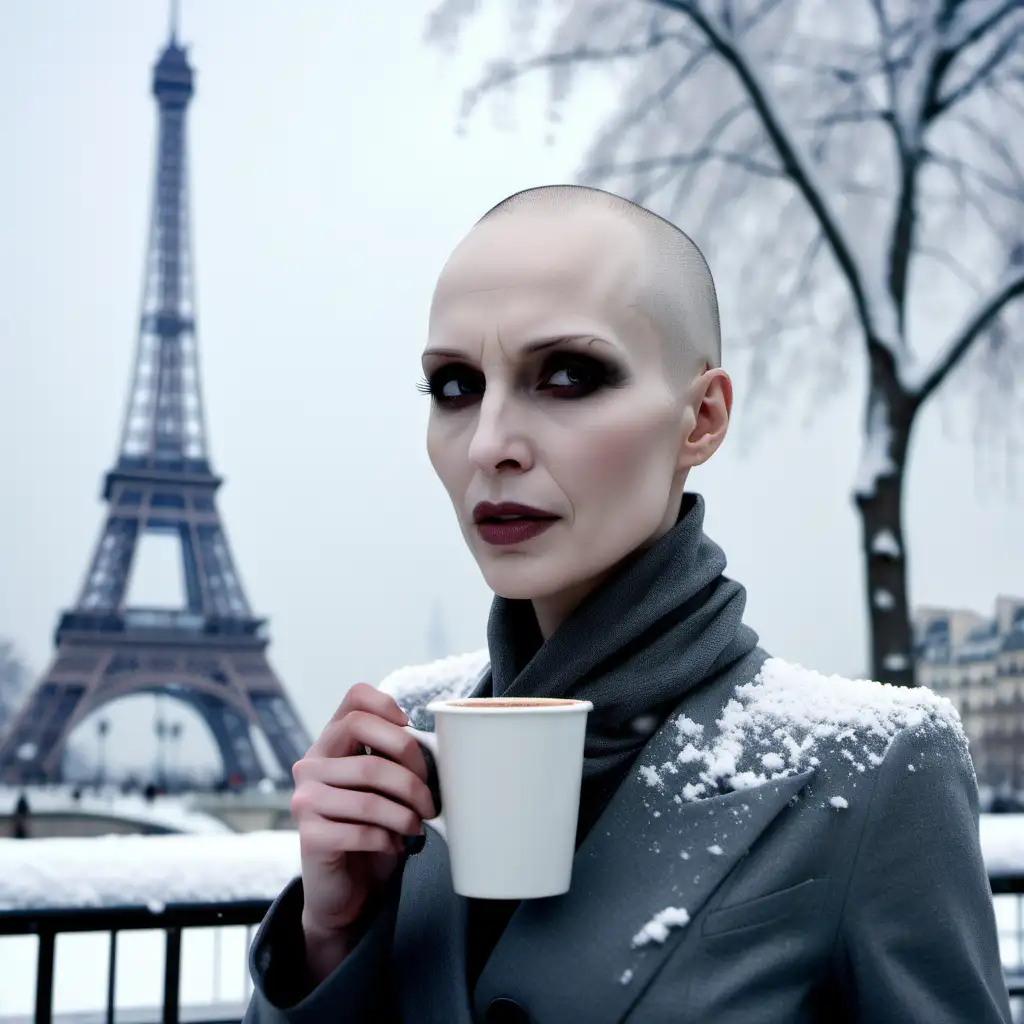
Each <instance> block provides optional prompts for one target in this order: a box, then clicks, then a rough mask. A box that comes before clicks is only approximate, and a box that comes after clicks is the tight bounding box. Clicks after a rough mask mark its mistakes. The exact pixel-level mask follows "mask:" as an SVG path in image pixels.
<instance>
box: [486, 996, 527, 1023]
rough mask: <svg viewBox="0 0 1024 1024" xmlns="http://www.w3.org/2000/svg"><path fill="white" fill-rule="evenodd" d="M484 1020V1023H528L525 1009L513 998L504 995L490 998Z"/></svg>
mask: <svg viewBox="0 0 1024 1024" xmlns="http://www.w3.org/2000/svg"><path fill="white" fill-rule="evenodd" d="M484 1021H485V1022H486V1024H530V1018H529V1016H528V1015H527V1013H526V1011H525V1010H524V1009H523V1008H522V1007H521V1006H520V1005H519V1004H518V1003H517V1002H516V1001H515V1000H514V999H509V998H507V997H506V996H502V997H501V998H500V999H492V1000H491V1003H490V1005H489V1006H488V1007H487V1014H486V1015H485V1017H484Z"/></svg>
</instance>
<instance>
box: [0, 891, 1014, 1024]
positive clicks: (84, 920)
mask: <svg viewBox="0 0 1024 1024" xmlns="http://www.w3.org/2000/svg"><path fill="white" fill-rule="evenodd" d="M990 884H991V887H992V894H993V897H994V898H995V899H996V903H997V910H998V911H999V912H998V913H997V921H998V926H999V939H1000V948H1001V950H1003V951H1004V955H1003V971H1004V974H1005V977H1006V984H1007V989H1008V990H1009V993H1010V996H1011V997H1012V998H1013V999H1014V1000H1015V1001H1016V1000H1018V999H1021V998H1022V997H1024V875H1017V876H1010V877H1005V876H1004V877H1000V878H993V879H992V880H991V883H990ZM1007 897H1015V906H1014V912H1013V914H1012V915H1007V914H1006V913H1005V912H1004V908H1005V906H1006V902H1007V900H1006V898H1007ZM270 904H271V901H270V900H246V901H238V902H225V903H190V904H168V905H167V906H166V907H164V908H163V909H161V910H160V911H159V912H154V911H153V910H150V909H147V908H144V907H89V908H82V909H76V910H7V911H0V937H3V936H13V935H36V936H38V939H39V945H38V953H37V967H36V993H35V1012H34V1021H35V1024H52V1022H53V1017H54V1014H53V995H54V985H53V981H54V960H55V958H54V953H55V948H56V939H57V936H58V935H61V934H65V933H72V932H100V933H107V934H108V936H109V943H110V946H109V949H110V952H109V957H108V967H107V996H106V1010H105V1017H103V1016H102V1015H99V1016H97V1015H95V1014H90V1015H83V1014H73V1015H69V1016H72V1017H74V1018H76V1019H85V1018H86V1017H89V1018H92V1019H95V1020H100V1019H105V1021H106V1024H114V1020H115V1013H116V1017H117V1019H118V1020H120V1021H122V1022H124V1021H126V1020H127V1019H131V1020H132V1021H133V1022H135V1024H157V1022H158V1021H159V1022H161V1024H181V1022H183V1021H185V1020H187V1021H188V1022H189V1024H222V1022H224V1024H226V1022H228V1021H239V1020H240V1019H241V1016H242V1009H243V1008H242V1007H241V1006H240V1005H239V1006H237V1007H234V1008H227V1007H223V1006H215V1005H211V1006H208V1007H188V1008H187V1012H184V1013H183V1008H182V1005H181V938H182V931H183V930H184V929H188V928H221V927H230V926H238V925H242V926H245V927H246V929H247V941H246V949H248V947H249V945H250V942H251V939H252V932H253V930H254V929H255V927H256V926H257V925H258V924H259V923H260V922H261V921H262V920H263V918H264V917H265V916H266V913H267V911H268V910H269V909H270ZM1009 916H1012V918H1013V923H1012V925H1010V924H1008V923H1007V920H1008V917H1009ZM1000 918H1002V920H998V919H1000ZM142 930H146V931H152V930H158V931H163V932H164V936H165V944H164V965H163V1006H162V1008H159V1009H156V1008H154V1009H153V1010H152V1011H150V1012H148V1013H147V1012H146V1011H128V1012H126V1011H125V1010H118V1009H117V1007H116V1005H115V985H116V979H117V951H118V935H119V934H120V933H122V932H131V931H142ZM1007 951H1011V952H1014V953H1015V955H1013V956H1009V957H1007V955H1006V952H1007ZM61 1016H63V1015H61Z"/></svg>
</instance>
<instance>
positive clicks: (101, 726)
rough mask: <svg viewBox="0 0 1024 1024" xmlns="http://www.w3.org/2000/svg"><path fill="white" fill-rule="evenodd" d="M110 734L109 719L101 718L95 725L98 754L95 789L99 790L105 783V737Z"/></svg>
mask: <svg viewBox="0 0 1024 1024" xmlns="http://www.w3.org/2000/svg"><path fill="white" fill-rule="evenodd" d="M109 733H110V719H109V718H101V719H100V720H99V721H98V722H97V723H96V736H97V738H98V740H99V753H98V756H97V758H96V788H97V789H100V788H102V786H103V785H104V783H105V782H106V781H107V736H108V734H109Z"/></svg>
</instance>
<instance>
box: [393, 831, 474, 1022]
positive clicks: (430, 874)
mask: <svg viewBox="0 0 1024 1024" xmlns="http://www.w3.org/2000/svg"><path fill="white" fill-rule="evenodd" d="M392 970H393V973H394V977H395V979H396V982H395V984H394V991H395V993H396V999H397V1001H398V1003H399V1010H400V1012H399V1017H398V1019H399V1020H403V1021H404V1020H408V1021H413V1020H423V1021H435V1020H436V1021H445V1022H446V1024H472V1017H471V1015H470V1007H469V994H468V991H467V988H466V901H465V900H464V899H461V898H460V897H458V896H456V895H455V893H454V892H453V890H452V876H451V865H450V861H449V858H448V848H447V846H445V843H444V840H443V839H441V838H440V836H438V834H437V833H436V832H435V831H434V830H433V829H432V828H430V827H428V828H427V830H426V843H425V845H424V847H423V849H422V850H421V851H420V852H419V853H418V854H416V855H415V856H413V857H410V858H409V859H408V860H407V861H406V864H405V877H404V878H403V880H402V899H401V904H400V906H399V912H398V921H397V923H396V925H395V941H394V947H393V953H392ZM397 979H401V981H400V983H399V982H398V981H397Z"/></svg>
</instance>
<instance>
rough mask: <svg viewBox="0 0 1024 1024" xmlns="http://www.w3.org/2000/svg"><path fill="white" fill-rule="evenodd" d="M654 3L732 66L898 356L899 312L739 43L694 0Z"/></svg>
mask: <svg viewBox="0 0 1024 1024" xmlns="http://www.w3.org/2000/svg"><path fill="white" fill-rule="evenodd" d="M654 2H655V3H656V4H659V5H660V6H662V7H666V8H668V9H670V10H674V11H678V12H679V13H681V14H685V15H687V16H688V17H689V18H690V19H691V20H692V21H693V23H694V24H695V25H697V26H698V27H699V28H700V29H701V30H702V31H703V33H704V35H705V36H706V38H707V39H708V41H709V42H710V43H711V44H712V45H713V46H714V48H715V49H716V50H717V51H718V53H719V54H720V55H721V57H722V58H723V60H725V61H726V62H727V63H728V64H729V65H730V66H731V67H732V68H733V70H734V72H735V73H736V75H737V77H738V78H739V80H740V83H741V84H742V86H743V88H744V90H745V92H746V94H747V96H748V97H749V99H750V102H751V104H752V105H753V107H754V109H755V111H756V112H757V115H758V117H759V118H760V120H761V124H762V126H763V127H764V130H765V133H766V134H767V135H768V138H769V140H770V141H771V143H772V145H773V146H774V147H775V151H776V153H777V154H778V156H779V160H780V161H781V163H782V167H783V170H784V172H785V174H786V176H787V177H788V178H789V180H790V181H791V182H792V183H793V185H794V186H795V187H796V188H797V190H798V191H799V192H800V193H801V194H802V195H803V197H804V200H805V201H806V202H807V205H808V206H809V207H810V208H811V211H812V212H813V214H814V216H815V217H816V218H817V221H818V223H819V224H820V226H821V230H822V233H823V234H824V236H825V239H826V241H827V242H828V245H829V248H830V250H831V251H832V254H833V256H834V257H835V260H836V262H837V263H838V265H839V268H840V270H841V272H842V274H843V276H844V277H845V278H846V281H847V283H848V285H849V287H850V291H851V292H852V294H853V302H854V305H855V306H856V308H857V312H858V315H859V317H860V320H861V323H862V324H863V325H864V328H865V330H866V332H867V334H868V335H869V336H870V337H872V338H876V339H878V341H879V342H880V343H881V344H883V345H885V347H886V348H887V349H888V350H889V352H890V353H891V355H892V357H893V359H894V360H895V359H896V358H898V353H899V352H900V351H901V348H902V341H901V337H900V333H899V327H898V323H897V320H896V317H895V316H894V315H893V314H894V312H895V311H894V310H893V309H892V308H891V307H886V308H883V302H881V301H877V300H876V299H875V298H874V296H875V294H876V293H875V290H874V289H871V288H870V283H869V282H868V281H867V280H866V278H865V274H864V271H863V268H862V267H861V265H860V262H859V260H858V258H857V256H856V255H855V253H854V250H853V247H852V246H851V244H850V242H849V240H848V238H847V236H846V234H845V232H844V230H843V228H842V225H841V224H840V222H839V218H838V216H837V214H836V212H835V211H834V210H833V208H832V204H831V202H830V201H829V199H828V196H827V195H826V192H825V189H824V187H823V186H822V184H821V182H820V181H819V180H818V176H817V172H816V170H815V169H814V167H813V166H812V164H811V161H810V160H809V159H808V158H807V157H806V156H805V154H804V153H803V152H802V151H801V149H800V147H799V146H798V144H797V142H796V139H795V138H794V137H793V136H792V134H791V133H790V131H789V129H788V127H787V126H786V125H785V123H784V122H783V120H782V117H781V115H780V113H779V110H778V107H777V104H776V103H775V102H774V100H773V98H772V97H770V95H769V92H768V89H767V86H766V85H765V84H764V83H763V82H762V81H761V80H760V77H759V75H758V74H757V72H756V71H755V69H754V67H753V65H752V63H751V61H750V60H749V59H748V57H747V56H746V54H745V53H744V52H743V51H742V49H741V48H740V46H739V44H738V42H737V41H736V40H735V39H734V38H731V37H729V36H727V34H726V33H725V32H724V31H723V30H722V28H721V27H720V26H719V25H717V24H716V23H715V22H713V21H712V20H711V19H710V18H709V17H708V16H707V14H706V13H705V12H704V11H703V10H702V9H701V8H700V6H699V4H697V3H695V2H693V0H654ZM880 297H881V296H879V298H880Z"/></svg>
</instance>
